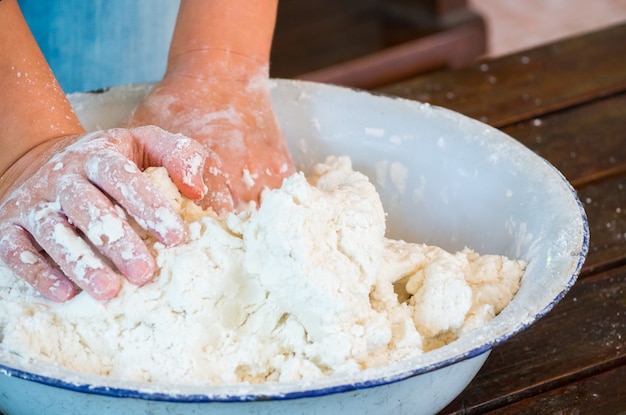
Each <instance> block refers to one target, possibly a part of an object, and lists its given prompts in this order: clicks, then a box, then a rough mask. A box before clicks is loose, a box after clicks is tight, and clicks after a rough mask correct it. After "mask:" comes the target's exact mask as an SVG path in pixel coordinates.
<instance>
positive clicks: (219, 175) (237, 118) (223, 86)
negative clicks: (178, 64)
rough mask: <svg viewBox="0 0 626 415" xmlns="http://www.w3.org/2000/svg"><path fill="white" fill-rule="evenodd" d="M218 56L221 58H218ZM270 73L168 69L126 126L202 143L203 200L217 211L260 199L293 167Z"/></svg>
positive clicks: (205, 205)
mask: <svg viewBox="0 0 626 415" xmlns="http://www.w3.org/2000/svg"><path fill="white" fill-rule="evenodd" d="M216 59H220V58H216ZM268 82H269V80H268V77H267V75H264V74H263V73H262V72H261V73H260V74H257V75H255V76H253V77H249V78H248V77H242V78H237V79H231V78H229V77H221V78H219V77H212V75H211V74H210V73H208V71H205V72H204V73H203V74H202V75H200V76H191V75H189V73H188V72H184V73H181V72H170V73H169V75H168V76H166V77H165V78H164V79H163V81H162V82H161V83H159V84H158V85H157V86H156V88H155V89H154V90H153V91H152V92H151V94H150V95H149V96H148V97H147V99H146V100H145V101H143V103H142V104H141V105H140V106H139V107H138V109H137V110H136V111H135V112H134V114H133V117H132V119H131V120H130V125H148V124H154V125H158V126H159V127H161V128H163V129H165V130H167V131H171V132H174V133H181V134H184V135H186V136H188V137H192V138H194V139H195V140H197V141H199V142H200V143H202V144H203V145H204V146H205V147H206V148H207V150H209V151H208V153H209V157H208V158H207V161H206V165H205V171H204V180H205V183H206V184H207V186H208V189H209V191H208V192H207V195H206V197H205V199H204V201H203V203H202V205H203V207H205V208H206V207H208V206H210V207H212V208H213V209H214V210H215V211H216V212H218V213H222V212H225V211H231V210H233V208H235V207H236V206H237V204H238V203H240V202H249V201H255V202H258V201H259V195H260V193H261V191H262V190H263V189H264V188H266V187H270V188H276V187H280V185H281V184H282V181H283V179H284V178H285V177H287V176H288V175H290V174H292V173H293V172H294V167H293V163H292V161H291V158H290V156H289V152H288V150H287V145H286V143H285V140H284V137H283V135H282V133H281V131H280V128H279V127H278V123H277V121H276V117H275V116H274V112H273V110H272V105H271V102H270V95H269V86H268Z"/></svg>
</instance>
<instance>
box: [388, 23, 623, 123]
mask: <svg viewBox="0 0 626 415" xmlns="http://www.w3.org/2000/svg"><path fill="white" fill-rule="evenodd" d="M625 44H626V24H621V25H616V26H613V27H611V28H610V29H607V30H602V31H597V32H594V33H591V34H587V35H582V36H577V37H573V38H570V39H567V40H564V41H562V42H558V43H555V44H549V45H546V46H543V47H539V48H536V49H532V50H529V51H523V52H520V53H515V54H512V55H510V56H506V57H503V58H500V59H496V60H493V61H489V62H483V63H477V64H473V65H470V66H469V67H467V68H464V69H459V70H452V71H439V72H437V73H434V74H427V75H423V76H418V77H416V78H414V79H412V80H410V81H405V82H402V83H399V84H395V85H389V86H386V87H382V88H378V89H377V91H378V92H382V93H386V94H391V95H397V96H401V97H405V98H410V99H415V100H418V101H424V102H429V103H432V104H435V105H440V106H443V107H447V108H450V109H453V110H456V111H459V112H461V113H464V114H466V115H468V116H470V117H472V118H476V119H479V120H482V121H484V122H487V123H489V124H491V125H493V126H496V127H503V126H506V125H510V124H513V123H516V122H519V121H523V120H528V119H532V118H534V117H537V116H543V115H545V114H547V113H549V112H552V111H557V110H560V109H563V108H567V107H571V106H573V105H577V104H579V103H583V102H586V101H589V100H591V99H594V98H597V97H602V96H606V95H610V94H614V93H617V92H620V91H624V90H626V59H625V58H624V45H625Z"/></svg>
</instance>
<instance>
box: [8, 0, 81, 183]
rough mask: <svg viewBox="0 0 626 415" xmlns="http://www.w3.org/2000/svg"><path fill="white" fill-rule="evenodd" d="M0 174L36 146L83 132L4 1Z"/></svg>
mask: <svg viewBox="0 0 626 415" xmlns="http://www.w3.org/2000/svg"><path fill="white" fill-rule="evenodd" d="M0 27H1V28H2V30H1V32H0V148H2V152H0V174H4V173H5V172H6V171H7V169H8V168H9V167H10V166H12V165H13V164H14V163H15V162H16V160H18V159H19V158H20V157H22V156H23V155H24V154H26V153H27V152H28V151H29V150H31V149H33V148H34V147H36V146H38V145H40V144H42V143H44V142H46V141H48V140H50V139H52V138H55V137H59V136H64V135H68V134H76V133H80V132H82V131H83V128H82V126H81V125H80V122H79V121H78V119H77V118H76V116H75V114H74V112H73V110H72V108H71V106H70V104H69V102H68V100H67V98H66V97H65V94H64V93H63V91H62V90H61V88H60V86H59V84H58V82H57V81H56V79H55V78H54V75H53V74H52V71H51V70H50V67H49V66H48V64H47V62H46V60H45V58H44V57H43V55H42V53H41V51H40V50H39V47H38V46H37V43H36V41H35V39H34V38H33V36H32V34H31V33H30V30H29V28H28V26H27V24H26V22H25V21H24V18H23V16H22V13H21V11H20V9H19V6H18V4H17V1H16V0H0Z"/></svg>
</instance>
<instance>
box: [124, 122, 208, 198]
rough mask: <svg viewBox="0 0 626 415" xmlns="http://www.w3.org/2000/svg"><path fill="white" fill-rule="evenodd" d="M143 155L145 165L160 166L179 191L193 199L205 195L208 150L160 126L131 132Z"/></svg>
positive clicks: (146, 127)
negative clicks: (205, 166) (205, 168)
mask: <svg viewBox="0 0 626 415" xmlns="http://www.w3.org/2000/svg"><path fill="white" fill-rule="evenodd" d="M130 132H131V134H132V135H133V137H134V138H135V139H136V140H137V142H138V143H139V145H140V147H141V149H142V152H143V154H144V166H145V167H155V166H163V167H165V168H166V169H167V171H168V173H169V175H170V177H171V178H172V181H173V182H174V184H175V185H176V187H178V189H179V190H180V192H181V193H182V194H183V195H184V196H186V197H188V198H190V199H194V200H198V199H202V198H203V197H204V195H205V194H206V192H207V187H206V185H205V184H204V180H203V178H202V177H203V171H204V164H205V160H206V157H207V150H206V149H205V148H204V146H203V145H202V144H200V143H198V142H197V141H195V140H192V139H191V138H188V137H185V136H183V135H182V134H172V133H169V132H167V131H165V130H163V129H161V128H159V127H155V126H143V127H136V128H132V129H130Z"/></svg>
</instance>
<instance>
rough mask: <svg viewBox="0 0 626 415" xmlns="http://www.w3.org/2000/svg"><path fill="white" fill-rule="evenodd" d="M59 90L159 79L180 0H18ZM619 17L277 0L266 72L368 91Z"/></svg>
mask: <svg viewBox="0 0 626 415" xmlns="http://www.w3.org/2000/svg"><path fill="white" fill-rule="evenodd" d="M18 1H19V3H20V5H21V7H22V9H23V11H24V14H25V17H26V19H27V21H28V23H29V25H30V26H31V29H32V30H33V33H34V35H35V37H36V39H37V41H38V43H39V45H40V46H41V48H42V50H43V51H44V54H45V55H46V58H47V59H48V62H49V63H50V66H51V67H52V69H53V71H54V72H55V74H56V76H57V78H58V79H59V81H60V83H61V86H62V87H63V89H64V90H65V91H66V92H76V91H89V90H94V89H100V88H106V87H108V86H113V85H120V84H129V83H139V82H152V81H157V80H159V79H160V78H161V76H162V75H163V72H164V69H165V60H166V56H167V49H168V46H169V40H170V39H171V34H172V30H173V27H174V20H175V18H176V12H177V8H178V3H179V0H133V1H127V0H90V1H88V2H85V1H84V0H56V1H45V2H43V1H40V0H18ZM621 22H626V0H358V1H355V0H279V6H278V19H277V24H276V31H275V36H274V44H273V50H272V57H271V75H272V76H273V77H278V78H300V79H308V80H313V81H319V82H327V83H334V84H340V85H345V86H352V87H357V88H364V89H372V88H376V87H378V86H382V85H387V84H390V83H393V82H396V81H400V80H403V79H406V78H408V77H412V76H416V75H419V74H422V73H425V72H429V71H433V70H438V69H444V68H457V67H463V66H466V65H469V64H472V63H474V62H476V60H477V59H480V58H481V57H484V56H499V55H503V54H508V53H512V52H515V51H519V50H521V49H526V48H529V47H533V46H537V45H539V44H542V43H545V42H550V41H553V40H556V39H560V38H563V37H567V36H572V35H575V34H578V33H582V32H586V31H591V30H594V29H598V28H601V27H605V26H608V25H613V24H618V23H621Z"/></svg>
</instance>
